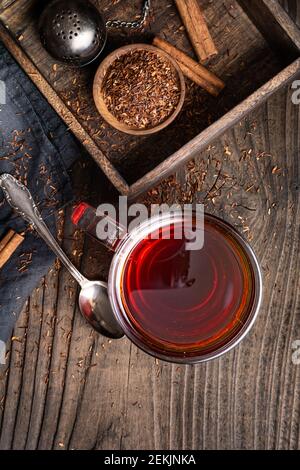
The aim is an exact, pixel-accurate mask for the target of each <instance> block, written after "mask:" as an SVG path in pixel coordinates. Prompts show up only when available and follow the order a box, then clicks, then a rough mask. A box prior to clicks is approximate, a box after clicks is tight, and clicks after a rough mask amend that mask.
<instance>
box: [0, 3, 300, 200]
mask: <svg viewBox="0 0 300 470" xmlns="http://www.w3.org/2000/svg"><path fill="white" fill-rule="evenodd" d="M93 3H95V5H96V6H97V7H99V8H100V5H101V11H102V12H103V14H104V16H105V17H106V18H107V19H108V18H119V17H120V18H124V19H126V18H127V19H131V18H132V17H133V16H134V14H135V13H137V12H139V11H140V8H141V1H140V0H136V1H134V2H127V1H122V2H115V3H114V2H111V1H109V0H103V1H97V0H94V1H93ZM133 3H134V5H133ZM44 4H45V1H40V0H15V1H13V0H4V1H2V2H0V20H1V23H0V39H2V41H3V42H4V43H5V44H6V46H7V47H8V49H9V50H10V51H11V53H12V54H13V55H14V57H15V58H16V60H17V61H18V62H19V63H20V65H21V66H22V67H23V69H24V70H25V72H26V73H27V74H28V75H29V76H30V78H31V79H32V81H33V82H34V83H35V84H36V85H37V87H38V88H39V89H40V90H41V92H42V93H43V94H44V95H45V96H46V98H47V99H48V101H49V103H50V104H51V105H52V106H53V107H54V109H55V110H56V111H57V112H58V113H59V114H60V115H61V117H62V119H63V120H64V121H65V122H66V123H67V125H68V126H69V128H70V129H71V130H72V131H73V133H74V134H75V135H76V137H77V138H78V139H79V140H80V142H81V143H82V144H83V145H84V146H85V147H86V149H87V150H88V151H89V153H90V154H91V156H92V157H93V158H94V160H95V161H96V162H97V163H98V164H99V165H100V167H101V168H102V170H103V171H104V173H105V174H106V175H107V177H108V178H109V179H110V180H111V182H112V183H113V184H114V186H115V187H116V188H117V189H118V190H119V191H120V193H122V194H127V195H129V196H130V197H131V198H135V197H136V196H137V195H139V194H140V193H142V192H144V191H146V190H147V189H149V188H150V187H151V186H153V185H154V184H156V183H157V182H158V181H159V180H161V179H162V178H164V177H166V176H168V175H169V174H171V173H174V171H175V169H176V168H177V167H178V166H180V165H183V164H184V163H185V162H186V161H188V160H189V159H191V158H193V157H194V156H195V154H196V153H199V151H201V150H202V149H203V148H205V147H207V146H208V145H209V144H210V143H212V141H213V140H214V139H216V138H217V137H218V136H220V135H221V134H222V133H223V132H224V131H225V130H227V129H228V128H229V127H231V126H232V125H233V124H235V123H236V122H238V121H239V120H240V119H241V118H243V117H244V116H245V115H247V114H248V113H249V112H250V111H251V110H252V109H253V108H255V107H256V106H258V105H260V104H261V103H262V102H263V101H264V100H266V99H267V98H268V97H269V96H270V95H271V94H272V93H274V92H275V91H276V90H278V89H279V88H281V87H283V86H284V85H286V84H287V83H288V82H290V81H291V80H292V79H294V78H296V77H297V76H298V75H299V76H300V58H299V57H300V30H299V29H298V28H297V26H296V25H295V24H294V23H293V22H292V20H291V19H290V18H289V16H288V15H287V13H286V12H285V11H284V9H283V8H282V6H281V5H280V3H279V2H278V1H276V0H251V2H249V1H247V0H238V1H236V0H214V1H213V2H211V1H209V0H202V1H201V5H202V7H203V10H204V13H205V16H206V18H207V21H208V24H209V28H210V31H211V33H212V36H213V37H214V40H215V42H216V45H217V47H218V49H219V54H218V56H217V57H215V58H213V59H212V60H210V62H209V63H208V64H207V65H208V66H209V67H210V68H211V70H213V71H214V72H215V73H217V74H218V75H219V76H220V77H221V78H222V79H223V80H224V81H225V82H226V85H227V86H226V89H225V90H224V92H223V93H222V94H221V95H220V97H218V98H212V97H210V96H209V95H208V94H207V93H206V92H204V91H203V90H201V89H200V88H199V87H197V86H195V85H194V84H192V83H190V82H189V83H188V95H187V99H186V102H185V106H184V109H183V111H182V113H181V115H180V116H179V117H178V118H177V120H176V121H175V122H174V124H173V125H172V126H170V127H169V128H168V129H166V130H164V131H162V132H160V133H159V134H157V135H153V136H148V137H144V138H141V137H134V136H128V135H126V134H123V133H121V132H118V131H116V130H114V129H112V128H111V127H110V126H109V125H108V124H106V122H104V121H103V119H102V118H101V117H100V115H99V114H98V112H97V110H96V108H95V105H94V102H93V98H92V82H93V77H94V74H95V70H96V67H97V64H94V65H92V66H89V67H87V68H85V69H81V70H78V69H74V68H71V67H68V66H65V65H61V64H57V63H56V62H55V61H54V60H53V59H52V58H51V57H50V56H49V55H48V54H47V52H46V51H45V50H44V49H43V48H42V46H41V44H40V41H39V38H38V33H37V29H36V24H37V19H38V16H39V14H40V10H41V8H42V6H43V5H44ZM153 12H154V15H153V18H152V21H151V23H150V25H149V26H148V28H147V29H146V31H145V32H144V33H143V34H142V35H140V36H138V37H137V36H133V35H130V34H129V33H126V34H124V33H123V34H121V33H120V32H114V33H113V32H111V33H110V36H109V41H108V47H107V50H106V51H105V54H107V53H109V52H110V51H111V50H112V49H114V48H116V47H118V46H120V45H123V44H126V43H131V42H141V41H142V42H151V40H152V37H153V35H154V34H160V35H162V37H164V36H165V37H167V38H168V39H169V41H170V42H172V43H173V44H175V45H177V46H178V47H179V48H181V49H183V50H185V51H186V52H187V53H189V54H190V55H191V56H193V50H192V48H191V46H190V43H189V41H188V39H187V37H186V35H185V32H184V28H183V27H182V23H181V20H180V18H179V16H178V14H177V10H176V7H175V5H174V2H173V1H171V0H154V1H153ZM1 25H2V26H1ZM8 30H9V31H10V33H8Z"/></svg>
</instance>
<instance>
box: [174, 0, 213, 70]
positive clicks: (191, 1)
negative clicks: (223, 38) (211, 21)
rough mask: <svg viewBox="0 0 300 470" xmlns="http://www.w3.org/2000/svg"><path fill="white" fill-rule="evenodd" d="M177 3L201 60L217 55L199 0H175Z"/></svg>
mask: <svg viewBox="0 0 300 470" xmlns="http://www.w3.org/2000/svg"><path fill="white" fill-rule="evenodd" d="M175 3H176V6H177V9H178V11H179V14H180V16H181V19H182V21H183V24H184V26H185V29H186V32H187V34H188V36H189V38H190V41H191V43H192V45H193V47H194V49H195V52H196V54H197V57H198V58H199V60H202V61H204V60H206V59H208V58H209V57H211V56H213V55H215V54H217V53H218V51H217V48H216V46H215V44H214V41H213V39H212V37H211V34H210V32H209V29H208V27H207V24H206V21H205V18H204V15H203V13H202V10H201V8H200V6H199V4H198V0H175Z"/></svg>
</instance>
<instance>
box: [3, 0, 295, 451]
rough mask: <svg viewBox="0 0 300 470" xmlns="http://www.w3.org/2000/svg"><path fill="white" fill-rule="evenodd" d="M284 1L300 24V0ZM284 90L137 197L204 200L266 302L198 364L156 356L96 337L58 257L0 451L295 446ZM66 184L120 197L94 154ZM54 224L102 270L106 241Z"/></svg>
mask: <svg viewBox="0 0 300 470" xmlns="http://www.w3.org/2000/svg"><path fill="white" fill-rule="evenodd" d="M282 3H283V4H284V5H285V7H286V8H289V11H290V12H291V14H292V15H293V16H294V17H295V18H296V20H298V22H299V20H300V11H299V2H297V1H293V0H291V1H286V2H282ZM291 95H292V91H291V89H290V88H286V89H285V90H282V91H280V92H279V93H277V94H275V95H274V96H273V97H272V98H271V99H270V100H269V101H268V102H267V103H266V104H265V105H264V106H263V107H261V108H260V109H258V110H256V111H255V112H253V113H252V114H251V115H250V116H249V117H248V118H247V119H246V120H244V121H242V122H241V123H240V124H238V125H237V126H235V128H234V129H232V130H231V131H229V132H227V133H226V134H225V135H224V136H223V137H222V138H221V139H219V140H218V141H217V142H215V143H214V145H212V146H210V147H209V148H207V149H206V150H205V151H204V152H202V153H201V154H200V155H198V156H197V158H196V159H195V161H194V162H191V163H189V164H188V166H187V167H186V168H184V169H183V170H180V171H179V172H178V173H177V174H176V175H174V176H173V177H171V178H169V179H168V180H166V181H164V182H163V183H162V184H161V185H160V186H158V187H157V188H155V189H153V190H151V191H150V193H148V195H146V196H145V197H143V198H141V199H140V200H146V201H147V203H148V204H149V203H151V202H191V201H197V202H204V203H205V206H206V209H207V211H209V212H212V213H215V214H217V215H219V216H221V217H223V218H224V219H226V220H228V221H229V222H231V223H232V224H233V225H235V226H236V227H237V228H238V229H239V230H240V231H241V232H243V233H244V235H245V236H246V237H248V239H249V240H250V241H251V243H252V246H253V247H254V249H255V250H256V252H257V254H258V257H259V260H260V262H261V266H262V270H263V276H264V300H263V306H262V309H261V311H260V314H259V317H258V320H257V322H256V324H255V326H254V328H253V330H252V331H251V333H250V334H249V335H248V336H247V338H246V339H245V340H244V341H243V342H242V344H240V346H238V347H237V348H236V349H235V350H234V351H231V352H230V353H228V354H227V355H225V356H224V357H223V358H221V359H218V360H215V361H212V362H210V363H207V364H204V365H197V366H177V365H170V364H167V363H163V362H160V361H157V360H155V359H153V358H151V357H149V356H147V355H146V354H144V353H143V352H141V351H139V350H138V349H137V348H136V347H135V346H133V345H132V344H131V343H130V342H129V341H128V340H127V339H122V340H119V341H109V340H107V339H105V338H103V337H101V336H98V335H97V334H96V333H94V332H93V331H92V330H91V329H90V327H89V326H88V325H87V324H86V323H85V322H84V320H83V319H82V318H81V316H80V314H79V312H78V308H77V306H76V295H77V292H76V285H75V283H74V282H73V280H72V279H71V278H70V276H69V275H68V273H67V272H66V271H65V270H64V269H63V268H61V267H60V266H59V265H56V266H54V267H53V269H52V270H51V271H50V273H49V274H48V276H47V277H46V279H45V280H44V281H43V282H42V283H41V285H40V286H39V287H38V288H37V289H36V290H35V291H34V292H33V294H32V296H31V297H30V299H29V301H28V304H27V305H26V306H25V308H24V311H23V313H22V315H21V317H20V319H19V321H18V324H17V327H16V329H15V332H14V337H13V341H12V343H11V346H10V353H9V357H8V362H7V367H6V370H3V371H2V372H1V377H0V426H1V438H0V448H1V449H10V448H14V449H24V448H26V449H37V448H39V449H252V448H256V449H272V448H276V449H299V448H300V431H299V417H300V364H298V365H297V363H296V362H297V361H295V360H294V361H293V352H294V351H293V344H294V342H295V341H296V340H300V316H299V308H300V289H299V273H300V256H299V253H300V246H299V229H300V200H299V171H300V168H299V152H300V107H299V106H297V105H294V104H293V103H292V99H291ZM83 174H85V176H84V177H83ZM79 179H80V180H81V181H82V179H83V181H84V182H85V184H84V185H82V183H81V184H80V185H79V184H78V182H79ZM74 181H75V182H76V184H77V186H78V188H79V192H80V195H81V197H86V198H87V199H89V200H91V201H92V202H93V203H94V204H95V203H96V202H97V200H99V201H101V200H103V198H105V201H107V200H109V199H112V200H113V199H115V198H116V193H114V191H113V190H112V189H111V186H110V185H109V184H108V182H107V181H106V180H105V179H104V177H103V176H102V175H101V173H100V171H98V170H97V169H96V167H95V164H94V163H93V162H92V161H91V159H88V158H86V157H83V158H82V160H81V161H80V163H79V165H78V167H77V169H75V170H74ZM99 187H100V188H101V189H100V191H99ZM69 216H70V214H69V212H67V214H66V216H65V220H66V221H68V220H70V218H69ZM60 225H61V231H60V233H61V234H63V236H62V238H63V247H64V249H65V250H66V251H67V253H68V254H69V255H70V257H71V259H72V260H73V261H74V262H75V263H76V264H77V265H78V266H81V269H82V270H83V272H84V273H85V274H86V275H88V276H90V277H93V276H95V277H99V273H100V277H101V276H102V277H103V278H104V277H105V275H106V274H107V272H108V267H109V262H110V257H109V256H108V255H107V252H106V250H105V248H103V247H102V246H101V245H100V244H98V243H96V242H93V241H91V240H88V239H86V240H85V241H84V237H83V235H82V234H81V233H79V232H74V229H73V228H72V226H71V224H70V223H69V222H66V223H65V224H63V220H61V221H60ZM83 243H84V244H85V250H84V252H85V254H84V256H83V257H81V256H80V253H81V251H82V246H83Z"/></svg>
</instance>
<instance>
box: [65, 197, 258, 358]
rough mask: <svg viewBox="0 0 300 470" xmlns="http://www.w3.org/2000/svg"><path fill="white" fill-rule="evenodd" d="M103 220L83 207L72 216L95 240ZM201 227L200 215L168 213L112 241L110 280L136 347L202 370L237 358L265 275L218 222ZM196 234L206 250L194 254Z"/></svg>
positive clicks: (208, 220)
mask: <svg viewBox="0 0 300 470" xmlns="http://www.w3.org/2000/svg"><path fill="white" fill-rule="evenodd" d="M100 219H101V217H98V216H97V213H96V210H95V209H93V208H91V207H90V206H88V205H86V204H83V203H81V204H80V205H79V206H77V207H76V208H75V210H74V212H73V216H72V220H73V222H74V223H75V224H76V225H77V226H79V227H80V228H82V229H84V230H86V231H87V232H88V233H90V234H91V235H92V236H94V237H96V233H97V231H96V227H97V223H98V221H99V220H100ZM111 223H112V224H114V222H113V221H112V222H111ZM196 224H197V221H196V216H195V213H192V214H189V215H187V214H186V212H184V213H182V212H181V211H180V212H178V213H174V212H172V213H168V212H167V213H164V214H159V215H157V216H154V217H152V218H149V219H147V220H145V221H144V222H142V223H141V224H140V225H138V226H137V227H136V228H134V229H133V230H132V231H129V233H123V236H122V237H118V238H117V237H113V238H110V239H108V240H107V241H106V244H107V245H108V246H109V247H110V248H112V249H113V250H114V251H115V254H114V257H113V260H112V264H111V267H110V272H109V280H108V293H109V298H110V302H111V305H112V310H113V314H114V315H115V318H116V319H117V321H118V322H119V324H120V325H121V327H122V329H123V331H124V333H125V335H126V336H127V337H128V338H129V339H130V340H131V341H132V342H133V343H134V344H136V346H138V347H139V348H141V349H142V350H144V351H145V352H147V353H149V354H151V355H152V356H155V357H156V358H159V359H162V360H165V361H169V362H176V363H184V364H193V363H199V362H204V361H208V360H210V359H214V358H217V357H219V356H221V355H222V354H224V353H226V352H227V351H229V350H231V349H232V348H233V347H234V346H236V345H237V344H238V343H239V342H240V341H241V340H242V339H243V338H244V337H245V335H246V334H247V333H248V332H249V330H250V329H251V327H252V325H253V323H254V322H255V319H256V316H257V314H258V311H259V308H260V304H261V298H262V277H261V271H260V267H259V264H258V261H257V258H256V256H255V254H254V252H253V250H252V248H251V247H250V245H249V243H248V242H247V241H246V240H245V239H244V238H243V237H242V236H241V235H240V234H239V233H238V232H237V231H236V230H235V229H234V228H233V227H232V226H231V225H229V224H228V223H226V222H224V221H222V220H221V219H219V218H217V217H215V216H212V215H209V214H205V215H204V220H203V224H202V226H201V227H200V228H199V227H196V228H195V226H196ZM183 226H184V231H183V230H181V228H182V227H183ZM195 229H196V230H201V231H202V239H203V244H202V245H201V247H200V248H198V249H191V248H190V247H189V248H188V245H189V241H190V238H189V237H187V236H186V234H188V233H189V231H190V232H193V231H195ZM117 231H118V232H119V234H120V232H122V228H120V227H118V230H117ZM123 232H124V231H123ZM178 233H181V236H178ZM96 238H97V237H96Z"/></svg>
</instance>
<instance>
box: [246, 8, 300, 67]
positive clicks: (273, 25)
mask: <svg viewBox="0 0 300 470" xmlns="http://www.w3.org/2000/svg"><path fill="white" fill-rule="evenodd" d="M238 1H239V3H240V5H241V6H242V7H243V9H244V10H245V11H246V13H247V14H248V15H249V17H250V18H251V20H252V21H253V22H254V23H255V24H256V26H257V27H258V28H259V30H260V31H261V33H262V34H263V35H264V37H265V38H266V39H267V40H268V42H269V43H270V45H272V46H273V47H276V48H277V49H278V50H279V52H280V53H281V54H283V55H284V56H285V57H286V59H287V60H293V59H295V58H296V57H298V56H299V53H300V31H299V29H298V28H297V26H296V25H295V23H294V22H293V21H292V20H291V18H290V16H289V15H288V14H287V13H286V12H285V11H284V9H283V8H282V6H281V5H280V4H279V3H278V1H277V0H251V2H249V1H247V0H238Z"/></svg>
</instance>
